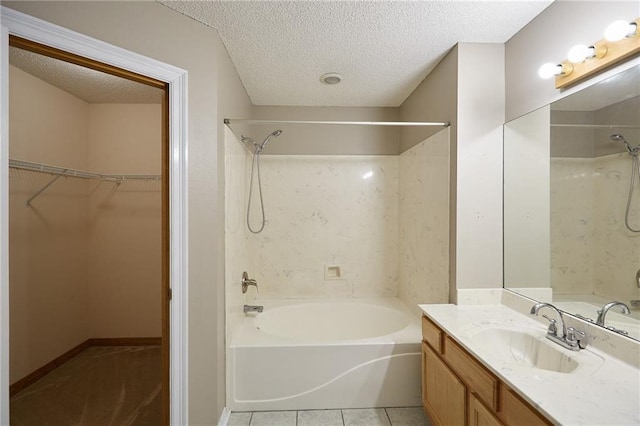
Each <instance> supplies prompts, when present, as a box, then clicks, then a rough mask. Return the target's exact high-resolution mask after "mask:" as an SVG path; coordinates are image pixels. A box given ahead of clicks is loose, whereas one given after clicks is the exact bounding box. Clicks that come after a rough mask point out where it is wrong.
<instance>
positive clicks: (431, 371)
mask: <svg viewBox="0 0 640 426" xmlns="http://www.w3.org/2000/svg"><path fill="white" fill-rule="evenodd" d="M422 383H423V385H422V392H423V393H422V400H423V403H424V406H425V409H426V410H427V412H428V413H429V415H430V416H431V419H432V420H433V421H434V422H435V423H436V424H438V425H445V426H464V425H465V411H466V407H465V405H466V388H465V386H464V384H463V383H462V382H461V381H460V379H458V377H456V375H455V374H453V372H452V371H451V370H449V368H448V367H447V366H446V365H445V363H444V362H443V361H442V360H441V359H440V358H439V357H438V355H437V354H436V353H435V352H434V351H433V350H432V349H431V348H430V347H429V346H428V345H426V344H425V343H423V344H422Z"/></svg>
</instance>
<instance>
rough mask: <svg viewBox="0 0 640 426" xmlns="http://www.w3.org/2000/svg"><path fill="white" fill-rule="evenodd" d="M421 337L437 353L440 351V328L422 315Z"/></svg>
mask: <svg viewBox="0 0 640 426" xmlns="http://www.w3.org/2000/svg"><path fill="white" fill-rule="evenodd" d="M422 338H423V339H424V341H425V342H427V343H428V344H430V345H431V347H432V348H433V349H435V350H436V352H438V353H442V330H440V328H438V326H437V325H435V324H434V323H432V322H431V321H430V320H429V319H428V318H427V317H426V316H424V315H423V316H422Z"/></svg>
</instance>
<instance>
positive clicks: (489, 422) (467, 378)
mask: <svg viewBox="0 0 640 426" xmlns="http://www.w3.org/2000/svg"><path fill="white" fill-rule="evenodd" d="M422 337H423V342H422V400H423V405H424V409H425V411H426V412H427V413H428V414H429V416H430V417H431V419H432V420H433V421H434V423H435V424H437V425H447V426H448V425H461V426H463V425H470V426H471V425H472V426H480V425H482V426H496V425H517V426H538V425H550V424H551V423H550V422H549V421H548V420H547V419H546V418H544V417H543V416H542V415H541V414H540V413H538V412H537V410H536V409H535V408H533V407H531V406H530V405H529V404H528V403H527V402H525V401H524V400H522V399H521V398H520V397H519V396H518V395H516V393H515V392H514V391H513V390H512V389H510V388H509V387H508V386H507V385H506V384H505V383H503V382H502V381H501V380H500V379H499V378H498V377H496V376H495V375H494V374H493V373H491V372H490V371H489V370H488V369H487V368H485V367H484V366H483V365H482V364H481V363H480V362H479V361H478V360H477V359H476V358H475V357H474V356H472V355H471V354H469V353H468V352H467V351H466V350H465V349H464V348H463V347H461V346H460V345H459V344H458V343H456V342H455V341H454V339H452V338H451V337H450V336H448V335H447V334H446V333H445V332H444V331H443V330H442V329H440V328H439V327H438V326H437V325H436V324H434V323H433V322H431V321H430V320H429V319H428V318H427V317H426V316H423V317H422Z"/></svg>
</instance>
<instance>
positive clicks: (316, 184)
mask: <svg viewBox="0 0 640 426" xmlns="http://www.w3.org/2000/svg"><path fill="white" fill-rule="evenodd" d="M261 171H262V185H263V189H262V191H263V195H264V199H265V209H266V211H267V226H265V229H264V231H263V232H262V233H260V234H258V235H255V236H254V237H253V238H252V243H253V250H254V255H255V268H256V270H255V272H254V275H255V278H257V279H258V282H259V283H260V297H278V298H305V297H306V298H308V297H313V298H326V297H385V296H396V295H397V293H398V160H397V157H396V156H359V155H349V156H339V155H338V156H331V155H321V156H314V155H309V156H297V155H293V156H287V155H265V156H263V157H262V163H261ZM254 194H256V192H255V191H254ZM252 207H253V208H255V210H257V209H258V207H259V206H258V203H257V202H254V203H253V204H252ZM252 222H253V223H254V224H255V223H258V219H257V218H256V215H254V216H253V219H252ZM336 275H337V276H336Z"/></svg>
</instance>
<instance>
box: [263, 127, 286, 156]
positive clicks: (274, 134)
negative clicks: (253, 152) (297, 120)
mask: <svg viewBox="0 0 640 426" xmlns="http://www.w3.org/2000/svg"><path fill="white" fill-rule="evenodd" d="M281 134H282V130H280V129H278V130H274V131H273V132H271V133H270V134H269V136H267V138H266V139H265V140H264V142H262V145H260V151H262V150H263V149H264V148H265V147H266V146H267V143H269V140H271V138H272V137H276V138H277V137H278V136H280V135H281Z"/></svg>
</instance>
